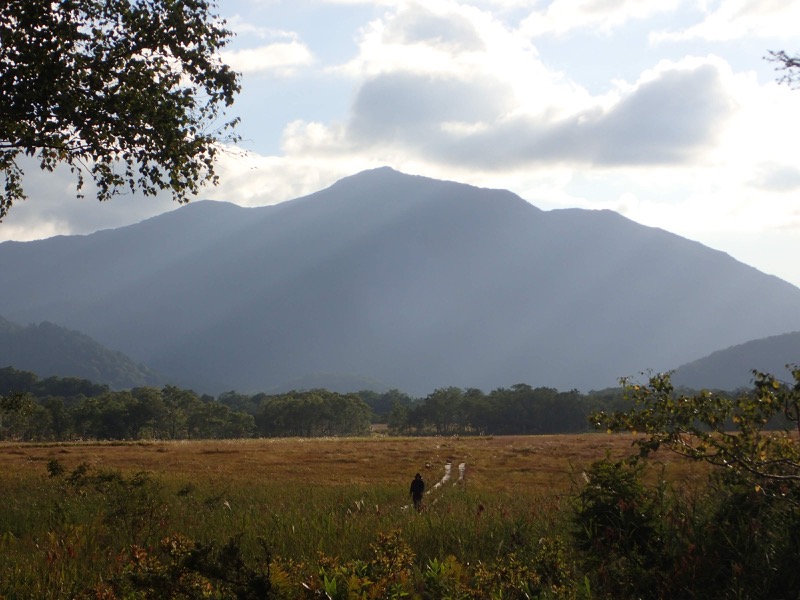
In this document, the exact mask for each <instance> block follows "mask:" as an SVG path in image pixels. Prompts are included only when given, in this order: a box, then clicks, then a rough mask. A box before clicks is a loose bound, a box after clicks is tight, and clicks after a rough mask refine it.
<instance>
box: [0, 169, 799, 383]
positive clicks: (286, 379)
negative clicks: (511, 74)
mask: <svg viewBox="0 0 800 600" xmlns="http://www.w3.org/2000/svg"><path fill="white" fill-rule="evenodd" d="M98 210H102V207H100V208H99V209H98ZM0 264H2V265H3V268H2V269H0V314H3V315H4V316H6V317H7V318H9V319H11V320H14V321H17V322H39V321H43V320H47V321H51V322H53V323H58V324H59V325H62V326H64V327H68V328H70V329H75V330H78V331H81V332H84V333H85V334H87V335H90V336H92V338H94V339H96V340H98V341H99V342H100V343H102V344H104V345H106V346H108V347H110V348H116V349H119V350H120V351H122V352H124V353H125V354H127V355H128V356H130V357H132V358H133V359H134V360H136V361H139V362H141V363H143V364H147V365H149V366H151V367H152V368H153V369H155V370H157V371H158V372H159V373H164V374H165V376H167V377H168V378H169V381H170V382H171V383H174V384H176V385H180V386H184V387H191V388H192V389H195V390H196V391H202V392H208V393H218V392H221V391H224V390H231V389H235V390H238V391H241V392H251V391H252V392H258V391H266V390H271V389H278V388H285V387H287V386H291V385H292V382H298V381H304V380H307V378H309V377H311V378H313V377H314V374H317V373H326V374H330V375H331V376H333V375H335V376H337V377H343V378H346V379H352V378H355V379H356V380H370V381H376V382H380V383H381V385H383V386H386V387H387V388H390V389H400V390H403V391H404V392H406V393H408V394H412V395H415V396H420V395H426V394H428V393H430V392H432V391H433V390H435V389H436V388H439V387H446V386H458V387H462V388H467V387H475V388H479V389H482V390H487V391H488V390H492V389H495V388H497V387H507V386H511V385H514V384H516V383H528V384H530V385H533V386H547V387H555V388H558V389H562V390H568V389H571V388H577V389H580V390H590V389H603V388H606V387H611V386H614V385H616V383H617V379H618V378H619V377H621V376H628V375H636V374H637V373H639V372H641V371H643V370H647V369H654V370H662V371H663V370H667V369H669V368H672V367H673V365H681V364H685V363H689V362H691V361H693V360H696V359H698V358H701V357H703V356H707V355H709V354H710V353H712V352H714V351H716V350H719V349H721V348H727V347H729V346H733V345H737V344H741V343H744V342H747V341H749V340H753V339H758V338H762V337H766V336H772V335H779V334H783V333H787V332H790V331H800V289H798V288H797V287H795V286H792V285H791V284H789V283H787V282H785V281H783V280H780V279H778V278H776V277H773V276H770V275H766V274H764V273H761V272H759V271H757V270H756V269H754V268H752V267H750V266H747V265H745V264H743V263H741V262H738V261H736V260H734V259H733V258H731V257H730V256H728V255H727V254H725V253H723V252H719V251H715V250H712V249H710V248H708V247H706V246H703V245H702V244H699V243H697V242H693V241H690V240H687V239H685V238H681V237H679V236H677V235H673V234H671V233H668V232H666V231H663V230H661V229H656V228H651V227H645V226H642V225H639V224H637V223H634V222H633V221H630V220H629V219H626V218H624V217H622V216H621V215H619V214H617V213H614V212H611V211H591V210H580V209H568V210H553V211H542V210H540V209H538V208H536V207H535V206H533V205H532V204H530V203H529V202H526V201H525V200H523V199H522V198H520V197H518V196H516V195H515V194H512V193H511V192H508V191H505V190H493V189H482V188H477V187H473V186H469V185H464V184H460V183H455V182H448V181H439V180H435V179H429V178H425V177H416V176H410V175H405V174H402V173H398V172H396V171H393V170H392V169H388V168H383V169H375V170H372V171H366V172H363V173H359V174H357V175H354V176H352V177H347V178H345V179H343V180H341V181H339V182H337V183H336V184H334V185H332V186H331V187H329V188H327V189H325V190H322V191H319V192H317V193H315V194H311V195H309V196H306V197H303V198H298V199H296V200H291V201H288V202H284V203H282V204H279V205H275V206H269V207H262V208H240V207H237V206H234V205H231V204H226V203H220V202H193V203H191V204H189V205H187V206H183V207H181V208H178V209H176V210H174V211H172V212H169V213H166V214H163V215H160V216H158V217H155V218H152V219H149V220H146V221H143V222H141V223H138V224H136V225H132V226H129V227H124V228H120V229H115V230H107V231H101V232H97V233H95V234H92V235H87V236H62V237H55V238H50V239H46V240H40V241H34V242H24V243H23V242H5V243H2V244H0Z"/></svg>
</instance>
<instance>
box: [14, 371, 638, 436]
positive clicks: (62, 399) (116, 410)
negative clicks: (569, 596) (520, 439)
mask: <svg viewBox="0 0 800 600" xmlns="http://www.w3.org/2000/svg"><path fill="white" fill-rule="evenodd" d="M624 404H625V401H624V399H623V397H622V391H621V389H620V390H616V389H612V390H607V391H604V392H591V393H589V394H582V393H580V392H578V391H575V390H572V391H569V392H559V391H558V390H556V389H553V388H533V387H531V386H529V385H525V384H518V385H515V386H512V387H511V388H499V389H497V390H494V391H492V392H490V393H488V394H486V393H484V392H482V391H481V390H478V389H466V390H462V389H460V388H456V387H449V388H442V389H438V390H435V391H434V392H432V393H431V394H429V395H428V396H427V397H425V398H412V397H410V396H408V395H406V394H403V393H402V392H399V391H398V390H390V391H388V392H384V393H378V392H374V391H361V392H357V393H349V394H340V393H337V392H331V391H328V390H322V389H317V390H310V391H292V392H288V393H284V394H274V395H269V394H264V393H259V394H241V393H238V392H235V391H230V392H225V393H223V394H220V395H219V396H217V397H213V396H210V395H198V394H196V393H195V392H193V391H191V390H184V389H181V388H178V387H176V386H172V385H167V386H164V387H163V388H156V387H138V388H133V389H130V390H126V391H112V390H111V389H109V388H108V387H107V386H105V385H98V384H94V383H92V382H90V381H86V380H83V379H78V378H60V377H49V378H46V379H39V378H38V377H37V376H36V375H35V374H33V373H29V372H26V371H18V370H16V369H13V368H12V367H6V368H2V369H0V439H2V440H23V441H47V440H51V441H64V440H76V439H84V440H85V439H95V440H140V439H161V440H178V439H225V438H247V437H288V436H301V437H313V436H345V435H347V436H351V435H367V434H369V432H370V430H371V426H372V424H375V423H385V424H386V425H387V428H388V432H389V433H390V434H402V435H454V434H459V435H503V434H543V433H579V432H583V431H587V430H589V429H590V424H589V423H588V420H587V416H588V415H589V414H590V413H592V412H594V411H598V410H614V409H616V408H618V407H622V406H624Z"/></svg>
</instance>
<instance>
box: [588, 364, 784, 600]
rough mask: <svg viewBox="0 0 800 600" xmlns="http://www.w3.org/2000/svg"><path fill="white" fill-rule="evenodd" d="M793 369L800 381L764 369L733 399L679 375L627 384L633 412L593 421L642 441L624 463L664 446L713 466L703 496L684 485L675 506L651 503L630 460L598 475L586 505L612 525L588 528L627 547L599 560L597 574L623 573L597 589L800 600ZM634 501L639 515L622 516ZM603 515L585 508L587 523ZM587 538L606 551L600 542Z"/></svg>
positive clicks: (619, 594) (668, 502) (649, 455)
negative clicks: (691, 388) (642, 586)
mask: <svg viewBox="0 0 800 600" xmlns="http://www.w3.org/2000/svg"><path fill="white" fill-rule="evenodd" d="M790 370H791V372H792V375H793V377H794V382H793V383H784V382H780V381H777V380H776V379H775V378H774V377H773V376H772V375H769V374H765V373H759V372H754V376H755V377H754V378H755V385H754V388H753V390H752V391H745V392H742V393H741V394H739V395H737V396H732V397H729V396H726V395H721V394H714V393H711V392H708V391H702V392H699V393H697V394H694V395H685V394H678V393H676V392H675V390H674V389H673V387H672V384H671V382H670V377H669V374H657V375H653V376H651V377H650V378H649V382H648V384H646V385H639V384H633V383H631V382H628V381H624V384H625V389H626V391H627V393H628V395H629V397H630V399H631V400H632V402H633V407H632V408H630V409H629V410H627V411H619V412H615V413H612V414H605V413H599V414H596V415H594V416H593V419H594V421H595V423H596V425H597V426H598V427H604V428H607V429H608V430H609V431H619V430H623V431H624V430H627V431H632V432H635V433H636V434H637V438H636V439H635V441H634V447H635V448H638V452H637V454H635V455H633V456H631V457H630V458H629V463H626V464H631V465H639V464H640V462H639V461H643V460H647V459H651V458H652V457H653V456H654V453H655V452H656V451H657V450H659V449H661V448H665V449H668V450H669V451H672V452H674V453H676V454H678V455H680V456H681V457H684V458H687V459H690V460H693V461H696V462H701V463H705V464H706V465H708V466H709V467H710V470H709V474H708V483H707V486H705V487H704V490H703V492H702V494H699V495H696V496H695V497H691V496H690V495H689V494H688V491H687V490H685V489H684V490H679V491H677V492H672V493H671V494H670V497H669V499H668V500H667V499H665V498H664V496H663V490H660V493H661V495H660V498H661V501H660V502H657V503H654V502H653V501H652V500H649V499H648V498H654V496H648V492H647V491H646V489H645V487H644V486H643V485H642V484H641V479H640V478H638V474H637V473H638V471H636V470H627V471H626V470H625V469H623V468H622V466H621V465H622V464H623V463H614V464H608V463H606V464H603V465H602V469H601V471H600V472H601V473H602V474H603V478H602V480H601V481H602V482H601V483H600V484H598V486H594V487H592V478H591V477H590V481H589V483H588V484H587V488H586V489H585V490H584V491H583V492H582V494H581V498H586V497H587V495H588V497H589V499H590V500H591V502H590V503H589V505H588V506H590V507H594V508H595V509H597V508H600V509H602V511H601V513H600V515H601V516H602V515H605V516H606V517H609V518H606V519H605V526H604V529H603V530H597V529H594V530H592V529H590V528H587V529H586V531H589V532H591V531H594V532H599V531H605V532H606V533H605V534H603V535H602V536H600V541H602V540H607V539H612V540H613V539H617V538H618V539H621V540H626V542H625V544H624V545H621V546H612V547H611V548H609V547H607V546H604V547H603V548H601V549H600V550H602V552H601V553H599V554H597V553H596V554H595V556H597V557H599V560H598V562H597V564H596V565H595V568H594V572H595V573H596V574H598V575H599V574H608V573H611V574H613V577H612V578H611V579H602V578H595V581H594V583H595V584H596V585H595V589H598V588H599V589H600V590H602V591H603V592H604V593H608V594H609V596H610V597H640V594H641V593H642V592H641V590H638V589H637V588H636V587H630V588H628V589H627V590H626V589H620V587H619V586H620V585H621V584H627V585H631V584H633V583H635V582H647V584H648V587H649V594H650V596H651V597H665V598H666V597H674V595H675V594H684V595H685V594H687V592H688V591H691V596H692V597H704V598H733V597H736V598H789V597H796V593H797V590H798V589H800V575H798V573H797V569H796V565H794V560H793V559H792V558H790V557H794V556H797V554H798V551H800V536H798V535H797V531H800V501H799V500H800V454H798V452H799V450H798V444H799V442H798V433H799V431H798V408H799V407H800V369H798V368H796V367H795V368H790ZM593 475H594V476H595V477H596V475H597V471H596V470H595V472H594V473H593ZM600 490H604V492H603V494H604V495H602V496H600V495H599V494H600ZM631 503H633V504H634V505H635V506H637V507H638V510H637V511H636V512H635V513H631V514H628V515H623V514H622V513H619V514H618V511H619V510H621V509H622V507H628V506H629V505H630V504H631ZM595 513H596V510H593V511H590V512H588V513H587V512H585V511H579V512H578V521H579V522H582V523H584V524H586V523H587V521H588V522H597V519H596V518H595ZM612 516H613V517H614V518H610V517H612ZM623 516H625V518H622V517H623ZM587 517H592V518H591V519H587ZM601 521H602V519H601ZM579 541H581V538H580V537H579ZM582 541H583V542H586V541H592V543H593V544H596V543H598V538H597V536H596V535H593V536H585V537H584V538H583V540H582ZM656 541H657V542H658V543H659V544H661V545H662V547H661V549H660V551H659V552H658V553H655V554H654V553H653V552H652V545H651V544H652V543H653V542H656ZM583 549H584V550H586V549H587V547H586V545H584V546H583ZM632 566H633V567H635V569H631V567H632Z"/></svg>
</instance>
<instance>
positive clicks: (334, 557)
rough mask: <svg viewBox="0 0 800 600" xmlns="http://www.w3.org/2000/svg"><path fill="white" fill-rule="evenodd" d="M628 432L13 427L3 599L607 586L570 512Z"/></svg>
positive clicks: (578, 590)
mask: <svg viewBox="0 0 800 600" xmlns="http://www.w3.org/2000/svg"><path fill="white" fill-rule="evenodd" d="M631 441H632V436H631V435H626V434H617V435H606V434H584V435H557V436H504V437H501V436H496V437H423V438H417V437H414V438H398V437H383V436H375V437H369V438H347V439H344V438H331V439H319V438H309V439H300V438H291V439H286V438H282V439H250V440H232V441H180V442H157V441H153V442H135V443H134V442H132V443H123V442H116V443H88V442H83V443H63V444H21V443H4V444H2V445H0V499H1V500H2V511H0V598H76V597H86V598H122V597H129V598H138V597H142V598H160V597H175V598H194V597H198V598H200V597H217V598H226V597H238V598H251V597H252V598H256V597H270V598H272V597H274V598H312V597H313V598H318V597H321V598H356V597H358V598H372V597H375V598H394V597H397V598H401V597H418V598H436V597H463V598H472V597H475V598H480V597H497V598H500V597H504V598H507V597H519V598H524V597H540V598H551V597H552V598H578V597H583V598H590V597H602V596H601V595H598V594H597V593H596V592H595V591H593V590H592V587H591V581H590V578H587V576H586V575H585V574H583V573H582V571H581V568H580V566H579V564H578V560H577V558H576V555H575V549H574V548H573V547H572V545H571V542H570V539H571V538H570V535H571V533H570V531H571V529H573V528H574V519H573V518H572V517H571V515H572V514H573V513H574V508H575V503H576V499H577V498H578V494H579V491H580V489H582V488H583V487H585V485H586V481H587V477H586V474H585V470H586V469H587V468H589V465H590V464H591V463H593V462H594V461H598V460H601V459H604V458H608V459H616V458H620V457H623V456H626V455H628V454H629V453H631ZM660 458H661V459H663V460H662V461H661V462H658V463H657V464H655V465H653V466H651V468H650V469H649V470H648V473H646V474H645V478H646V479H648V480H649V481H651V482H653V485H656V486H657V485H660V483H659V482H663V481H673V482H680V485H681V487H682V488H684V489H687V488H692V487H694V486H696V487H697V488H698V489H699V488H700V487H702V486H704V485H705V483H704V481H705V478H704V476H703V473H702V469H700V467H698V466H697V465H694V464H691V463H689V462H687V461H686V460H683V459H678V458H673V457H670V456H669V455H665V456H663V457H660ZM448 463H449V464H451V465H452V467H453V477H452V479H451V480H450V481H448V482H447V483H445V484H444V485H442V486H440V487H438V488H437V487H435V484H436V483H437V482H438V481H439V480H440V479H441V478H442V476H443V475H444V472H445V465H446V464H448ZM461 463H464V464H465V465H466V476H465V478H464V480H463V481H458V479H457V478H458V465H459V464H461ZM416 472H420V473H422V475H423V477H424V478H425V481H426V483H427V491H428V493H427V494H426V496H425V500H424V508H423V510H422V512H421V513H417V512H416V511H415V510H414V509H413V508H412V507H410V506H409V505H410V498H409V492H408V488H409V484H410V482H411V479H412V477H413V476H414V474H415V473H416Z"/></svg>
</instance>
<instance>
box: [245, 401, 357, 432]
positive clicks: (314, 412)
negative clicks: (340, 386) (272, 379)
mask: <svg viewBox="0 0 800 600" xmlns="http://www.w3.org/2000/svg"><path fill="white" fill-rule="evenodd" d="M371 416H372V411H371V410H370V408H369V406H367V404H366V403H365V402H364V401H363V400H362V399H361V398H360V397H359V396H358V395H357V394H338V393H336V392H329V391H327V390H310V391H307V392H294V391H293V392H289V393H287V394H280V395H276V396H267V397H265V399H264V400H263V401H262V403H261V409H260V411H259V412H258V414H257V415H256V426H257V427H258V430H259V432H260V433H261V434H262V435H266V436H301V437H311V436H320V435H322V436H325V435H333V436H335V435H364V434H366V433H368V432H369V428H370V420H371Z"/></svg>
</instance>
